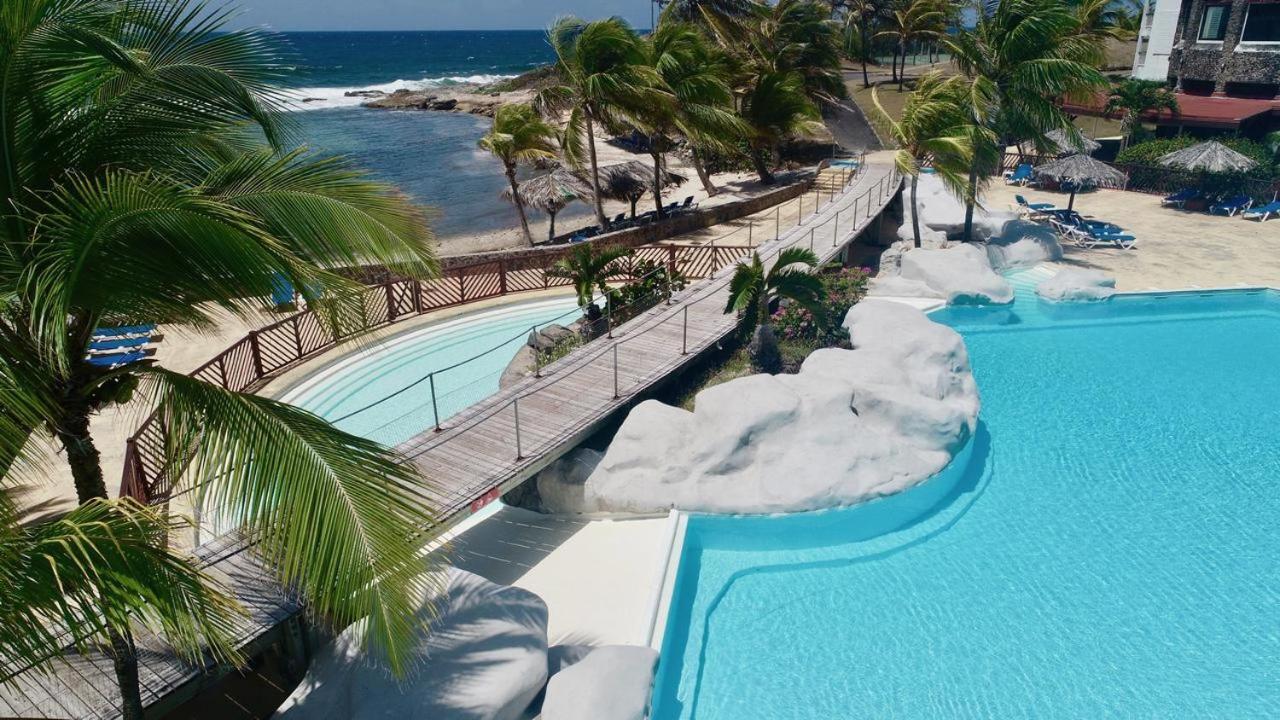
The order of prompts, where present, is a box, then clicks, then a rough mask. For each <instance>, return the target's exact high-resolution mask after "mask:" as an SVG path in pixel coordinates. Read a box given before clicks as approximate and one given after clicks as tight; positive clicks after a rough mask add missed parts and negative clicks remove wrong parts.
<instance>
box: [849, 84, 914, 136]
mask: <svg viewBox="0 0 1280 720" xmlns="http://www.w3.org/2000/svg"><path fill="white" fill-rule="evenodd" d="M848 86H849V97H851V98H853V103H854V104H855V105H857V106H858V109H859V110H861V111H862V114H863V115H865V116H866V118H867V122H869V123H871V129H872V130H874V131H875V133H876V137H877V138H879V139H880V143H881V144H882V145H884V146H885V147H894V142H893V135H892V133H891V132H890V131H889V123H888V122H885V119H884V118H883V117H882V116H881V115H880V111H879V110H877V109H876V104H875V102H874V101H873V100H872V99H871V91H872V88H866V87H862V78H861V77H859V78H857V79H856V80H851V81H849V83H848ZM879 87H880V104H881V105H883V106H884V110H885V112H887V113H889V116H890V117H892V118H893V119H894V120H898V119H899V118H901V117H902V109H903V107H905V106H906V104H907V97H909V96H910V95H911V84H910V82H908V83H907V85H905V86H904V88H903V91H902V92H898V85H897V83H887V82H886V83H883V84H881V85H880V86H879Z"/></svg>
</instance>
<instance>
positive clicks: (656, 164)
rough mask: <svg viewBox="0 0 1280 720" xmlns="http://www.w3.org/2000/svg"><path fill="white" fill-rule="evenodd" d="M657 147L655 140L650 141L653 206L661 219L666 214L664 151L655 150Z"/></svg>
mask: <svg viewBox="0 0 1280 720" xmlns="http://www.w3.org/2000/svg"><path fill="white" fill-rule="evenodd" d="M654 147H656V145H655V144H654V142H653V141H652V140H651V141H649V155H650V156H651V157H653V207H654V210H656V211H657V213H658V219H659V220H661V219H662V218H663V217H664V215H663V212H662V153H660V152H658V151H657V150H654V149H653V148H654Z"/></svg>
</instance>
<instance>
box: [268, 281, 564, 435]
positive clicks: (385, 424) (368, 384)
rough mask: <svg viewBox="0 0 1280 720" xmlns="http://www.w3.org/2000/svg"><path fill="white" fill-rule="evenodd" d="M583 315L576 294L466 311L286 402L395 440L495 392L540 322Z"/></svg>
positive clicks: (329, 368) (320, 377) (379, 346)
mask: <svg viewBox="0 0 1280 720" xmlns="http://www.w3.org/2000/svg"><path fill="white" fill-rule="evenodd" d="M579 314H580V311H579V310H578V306H577V302H576V300H575V298H574V297H573V296H572V295H566V296H558V297H554V298H544V299H538V300H525V301H522V302H515V303H507V304H503V305H500V306H497V307H491V308H486V309H478V310H473V311H469V312H465V313H463V314H460V315H457V316H454V317H450V318H447V319H442V320H439V321H436V322H431V323H429V324H426V325H423V326H420V327H417V328H413V329H410V330H405V331H403V332H400V333H397V334H395V335H392V336H391V337H388V338H386V339H383V340H380V341H377V342H371V343H370V344H369V345H368V347H364V348H362V349H360V350H359V351H357V352H354V353H352V354H350V355H347V356H345V357H342V358H340V359H339V360H337V361H335V362H332V363H330V364H328V365H325V366H324V367H322V368H320V369H319V370H317V371H316V372H314V373H312V374H311V375H309V376H308V377H307V378H306V379H305V380H304V381H302V382H300V383H298V384H297V385H295V386H293V387H292V388H290V389H289V390H288V391H287V392H285V393H283V394H282V395H281V396H280V399H281V400H284V401H285V402H288V403H292V404H294V405H297V406H299V407H303V408H306V409H307V410H310V411H312V412H314V413H316V414H318V415H320V416H321V417H324V418H326V419H328V420H330V421H333V422H334V423H335V424H336V425H337V426H338V427H340V428H342V429H344V430H347V431H349V432H352V433H355V434H357V435H362V436H364V437H367V438H370V439H373V440H377V441H378V442H381V443H383V444H385V445H395V444H397V443H401V442H404V441H405V440H408V439H409V438H411V437H413V436H414V435H417V434H418V433H420V432H422V431H424V430H427V429H429V428H432V427H434V426H435V423H436V412H437V411H438V412H439V417H440V420H441V421H443V420H444V419H446V418H448V417H450V416H452V415H454V414H455V413H457V412H458V411H460V410H462V409H463V408H466V407H467V406H469V405H472V404H474V403H477V402H479V401H481V400H483V399H485V398H487V397H489V396H490V395H492V394H493V393H495V392H497V391H498V380H499V378H501V376H502V372H503V370H505V369H506V367H507V365H508V363H510V362H511V359H512V358H513V357H515V354H516V351H517V350H519V349H520V346H521V345H522V344H524V342H525V340H526V338H527V337H528V335H529V333H530V332H532V330H533V328H534V327H539V328H541V327H545V326H546V325H548V324H550V323H560V324H564V325H567V324H569V323H571V322H573V321H574V320H576V319H577V318H578V317H579ZM433 373H434V378H433V379H432V380H428V379H427V377H428V376H429V375H432V374H433ZM433 384H434V389H435V403H434V405H433V403H432V385H433Z"/></svg>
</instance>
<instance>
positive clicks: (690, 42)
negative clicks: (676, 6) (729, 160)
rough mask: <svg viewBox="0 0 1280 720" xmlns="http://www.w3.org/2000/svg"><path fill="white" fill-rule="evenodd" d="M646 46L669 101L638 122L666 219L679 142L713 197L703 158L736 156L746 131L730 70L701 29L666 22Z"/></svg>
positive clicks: (656, 104) (639, 115) (657, 200)
mask: <svg viewBox="0 0 1280 720" xmlns="http://www.w3.org/2000/svg"><path fill="white" fill-rule="evenodd" d="M646 47H647V51H648V52H647V56H648V62H649V65H650V67H652V68H653V71H654V74H655V76H657V78H658V81H659V83H660V88H661V89H662V91H663V92H664V94H665V96H666V97H664V98H663V101H662V102H653V103H650V104H649V105H647V106H645V107H644V108H642V109H641V111H640V112H638V113H636V114H635V115H634V116H633V120H635V121H636V123H637V125H639V127H640V129H641V130H642V131H644V132H645V133H646V134H647V135H648V136H649V154H650V155H651V156H652V158H653V173H652V177H653V198H654V203H655V205H656V208H657V213H658V216H659V217H661V216H662V213H663V209H662V178H663V177H664V171H665V163H664V160H663V156H664V155H665V154H666V153H667V152H669V151H671V150H672V149H673V148H674V147H675V144H676V142H677V140H678V139H683V140H684V141H685V142H686V143H687V144H688V145H689V147H690V149H691V150H692V152H693V160H694V162H693V164H694V165H695V167H696V169H697V171H698V177H699V179H701V180H702V185H703V187H704V188H705V189H706V190H707V192H708V193H711V194H714V192H715V186H714V185H712V184H711V176H710V174H709V173H708V172H707V169H706V165H705V163H704V162H703V160H702V154H703V152H704V151H706V150H713V151H716V152H732V151H733V149H734V146H735V144H736V141H737V140H738V139H739V138H741V137H744V136H745V135H746V133H747V128H746V124H745V123H743V122H742V120H740V119H739V118H738V116H737V114H736V113H734V111H733V91H732V90H731V89H730V87H729V83H728V79H727V78H728V72H727V70H726V68H725V66H724V65H723V64H722V63H721V62H720V58H719V57H718V54H717V53H716V52H715V51H714V50H713V49H712V47H711V46H710V44H709V43H708V41H707V40H706V39H705V37H704V36H703V35H702V34H701V33H700V32H698V30H697V29H695V28H694V27H693V26H691V25H686V24H681V23H675V22H665V23H663V24H662V25H661V26H659V27H658V29H657V30H655V31H654V32H653V34H652V35H651V36H650V37H649V38H648V40H647V42H646Z"/></svg>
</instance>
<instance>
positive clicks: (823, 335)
mask: <svg viewBox="0 0 1280 720" xmlns="http://www.w3.org/2000/svg"><path fill="white" fill-rule="evenodd" d="M869 278H870V272H869V271H868V270H867V269H866V268H845V269H842V270H839V271H837V272H833V273H825V274H823V275H822V276H821V279H822V287H823V290H824V291H825V292H824V296H823V301H822V310H823V311H822V315H821V316H817V315H815V314H814V313H812V312H810V311H808V310H806V309H805V308H802V307H800V306H799V305H796V304H789V305H786V306H784V307H782V308H781V309H780V310H778V312H777V313H775V314H774V317H773V322H774V326H775V327H776V329H777V333H778V336H779V337H780V338H782V339H783V340H788V341H797V342H798V341H807V342H812V343H814V344H815V345H816V346H817V347H845V346H847V345H848V344H849V331H848V330H845V329H844V326H843V324H842V323H843V322H844V316H845V314H846V313H848V312H849V308H851V307H853V306H854V305H855V304H857V303H858V301H860V300H862V298H863V297H865V296H866V294H867V282H868V279H869Z"/></svg>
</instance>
